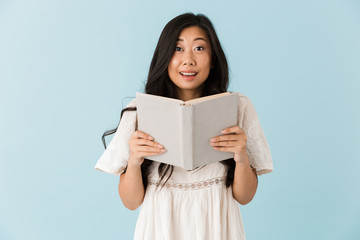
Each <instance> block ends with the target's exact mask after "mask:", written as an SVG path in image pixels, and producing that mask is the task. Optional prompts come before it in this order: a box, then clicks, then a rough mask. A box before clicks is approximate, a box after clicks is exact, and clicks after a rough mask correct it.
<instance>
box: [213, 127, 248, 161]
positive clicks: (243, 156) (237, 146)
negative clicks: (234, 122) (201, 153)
mask: <svg viewBox="0 0 360 240" xmlns="http://www.w3.org/2000/svg"><path fill="white" fill-rule="evenodd" d="M221 133H223V135H220V136H216V137H213V138H211V139H210V145H211V146H212V147H213V148H214V149H215V150H217V151H222V152H233V153H234V160H235V162H238V163H240V162H244V161H248V158H247V152H246V134H245V131H244V130H243V129H241V128H240V127H239V126H234V127H229V128H225V129H224V130H222V131H221Z"/></svg>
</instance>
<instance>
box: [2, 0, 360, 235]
mask: <svg viewBox="0 0 360 240" xmlns="http://www.w3.org/2000/svg"><path fill="white" fill-rule="evenodd" d="M188 11H191V12H194V13H204V14H206V15H207V16H208V17H209V18H210V19H211V20H212V21H213V23H214V25H215V28H216V30H217V33H218V35H219V38H220V41H221V42H222V45H223V47H224V50H225V53H226V55H227V57H228V61H229V63H230V68H231V85H230V88H229V90H231V91H239V92H242V93H244V94H246V95H247V96H249V97H250V99H251V100H252V101H253V103H254V105H255V108H256V110H257V112H258V115H259V118H260V122H261V123H262V126H263V129H264V131H265V134H266V136H267V139H268V142H269V144H270V147H271V151H272V156H273V161H274V168H275V169H274V172H273V173H270V174H267V175H263V176H260V177H259V188H258V192H257V194H256V196H255V198H254V200H253V201H252V202H251V203H249V204H248V205H245V206H241V210H242V216H243V220H244V224H245V232H246V235H247V239H250V240H255V239H299V240H300V239H301V240H303V239H360V230H359V229H360V228H359V227H360V205H359V202H360V187H359V186H360V180H359V169H360V161H359V160H360V154H359V149H360V128H359V125H358V124H359V122H360V108H359V103H360V94H359V90H360V31H359V30H360V3H359V1H356V0H353V1H350V0H342V1H341V0H338V1H336V0H328V1H325V0H324V1H321V0H311V1H310V0H302V1H300V0H296V1H287V0H272V1H268V0H257V1H235V0H234V1H223V2H220V1H193V0H183V1H176V2H175V1H165V0H162V1H115V0H103V1H85V0H77V1H74V0H71V1H70V0H64V1H50V0H34V1H25V0H24V1H19V0H18V1H16V0H11V1H10V0H5V1H4V0H0V84H1V86H0V112H1V115H0V116H1V117H0V147H1V152H0V239H4V240H12V239H15V240H18V239H27V240H32V239H34V240H35V239H36V240H43V239H44V240H45V239H54V240H57V239H88V240H90V239H132V237H133V231H134V228H135V223H136V219H137V214H138V211H135V212H132V211H130V210H127V209H126V208H125V207H124V206H123V205H122V203H121V201H120V198H119V197H118V193H117V184H118V180H119V179H118V177H115V176H113V175H109V174H105V173H102V172H98V171H96V170H94V169H93V167H94V165H95V163H96V161H97V159H98V158H99V157H100V155H101V154H102V152H103V150H104V149H103V146H102V143H101V139H100V137H101V135H102V133H103V132H104V131H105V130H108V129H111V128H114V127H116V125H117V123H118V121H119V116H120V111H121V109H122V100H123V98H124V97H127V96H134V95H135V92H136V91H142V90H143V87H144V82H145V80H146V77H147V71H148V68H149V64H150V61H151V57H152V54H153V51H154V49H155V46H156V43H157V39H158V37H159V35H160V32H161V30H162V29H163V27H164V26H165V24H166V23H167V22H168V21H169V20H170V19H172V18H173V17H175V16H177V15H178V14H181V13H184V12H188Z"/></svg>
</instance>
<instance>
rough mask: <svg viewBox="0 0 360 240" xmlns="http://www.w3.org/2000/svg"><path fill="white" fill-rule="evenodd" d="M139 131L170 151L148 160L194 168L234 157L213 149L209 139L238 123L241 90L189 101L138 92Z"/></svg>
mask: <svg viewBox="0 0 360 240" xmlns="http://www.w3.org/2000/svg"><path fill="white" fill-rule="evenodd" d="M136 106H137V116H138V130H140V131H143V132H145V133H147V134H149V135H151V136H152V137H153V138H154V141H156V142H158V143H160V144H162V145H163V146H164V147H165V149H166V150H167V151H166V152H165V153H162V154H161V155H157V156H149V157H146V158H147V159H150V160H154V161H158V162H163V163H167V164H171V165H174V166H178V167H182V168H184V169H187V170H192V169H194V168H196V167H199V166H202V165H205V164H209V163H212V162H216V161H221V160H225V159H229V158H233V157H234V154H233V153H232V152H220V151H216V150H214V149H213V148H212V146H211V145H210V144H209V143H210V138H212V137H215V136H219V135H222V134H221V133H220V132H221V130H223V129H225V128H228V127H232V126H236V125H237V124H238V122H237V114H238V93H230V92H226V93H220V94H215V95H211V96H206V97H202V98H197V99H193V100H190V101H186V102H184V101H181V100H178V99H173V98H166V97H160V96H155V95H150V94H144V93H136Z"/></svg>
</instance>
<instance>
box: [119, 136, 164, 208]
mask: <svg viewBox="0 0 360 240" xmlns="http://www.w3.org/2000/svg"><path fill="white" fill-rule="evenodd" d="M152 140H153V138H152V137H151V136H150V135H148V134H146V133H144V132H141V131H136V132H134V134H133V135H132V136H131V138H130V140H129V148H130V156H129V160H128V165H127V169H126V172H125V173H123V174H122V175H121V176H120V182H119V186H118V191H119V195H120V198H121V201H122V202H123V204H124V206H125V207H126V208H128V209H130V210H135V209H137V208H138V207H139V206H140V205H141V203H142V202H143V200H144V196H145V189H144V185H143V181H142V173H141V164H142V163H143V162H144V157H145V156H153V155H159V154H161V153H163V152H165V149H164V147H163V146H162V145H160V144H158V143H157V142H154V141H152Z"/></svg>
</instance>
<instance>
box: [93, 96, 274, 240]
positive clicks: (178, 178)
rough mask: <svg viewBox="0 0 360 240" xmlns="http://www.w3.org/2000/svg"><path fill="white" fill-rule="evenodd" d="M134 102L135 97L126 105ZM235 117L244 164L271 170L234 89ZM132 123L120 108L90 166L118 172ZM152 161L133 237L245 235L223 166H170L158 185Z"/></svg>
mask: <svg viewBox="0 0 360 240" xmlns="http://www.w3.org/2000/svg"><path fill="white" fill-rule="evenodd" d="M131 106H136V102H135V100H133V101H132V102H130V103H129V104H128V107H131ZM238 123H239V126H240V127H241V128H243V129H244V130H245V133H246V136H247V153H248V155H249V159H250V164H251V166H252V167H254V168H255V169H256V172H257V174H258V175H260V174H264V173H268V172H271V171H272V169H273V163H272V158H271V153H270V149H269V146H268V143H267V141H266V138H265V135H264V132H263V130H262V128H261V125H260V123H259V120H258V116H257V114H256V111H255V109H254V106H253V104H252V102H251V101H250V99H249V98H248V97H247V96H245V95H243V94H241V93H239V114H238ZM135 129H136V111H133V112H125V113H124V115H123V117H122V120H121V122H120V125H119V127H118V129H117V131H116V133H115V136H114V138H113V139H112V141H111V143H110V144H109V146H108V148H107V149H106V150H105V151H104V153H103V155H102V156H101V157H100V159H99V160H98V162H97V164H96V166H95V168H96V169H97V170H101V171H104V172H107V173H110V174H114V175H117V176H120V174H121V173H123V172H124V169H125V167H126V166H127V159H128V157H129V147H128V141H129V139H130V136H131V134H132V133H133V132H134V131H135ZM158 166H159V163H157V162H153V164H152V165H151V167H150V169H151V171H150V172H151V173H150V175H149V184H148V187H147V189H146V192H145V197H144V201H143V203H142V205H141V208H140V212H139V216H138V220H137V223H136V229H135V234H134V239H141V240H143V239H145V240H159V239H165V240H170V239H171V240H178V239H179V240H180V239H196V240H200V239H201V240H222V239H224V240H235V239H236V240H239V239H245V234H244V229H243V223H242V218H241V214H240V208H239V204H238V203H237V202H236V200H235V199H234V198H233V195H232V188H231V186H230V187H228V188H226V186H225V179H226V168H225V166H224V165H223V164H221V163H220V162H215V163H211V164H208V165H205V166H202V167H199V168H197V169H194V170H192V171H187V170H184V169H182V168H179V167H174V171H173V174H172V175H171V177H170V179H169V180H168V182H167V184H166V185H165V186H164V187H163V188H162V189H161V187H159V186H158V185H159V183H158V180H159V176H158V171H157V168H158Z"/></svg>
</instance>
